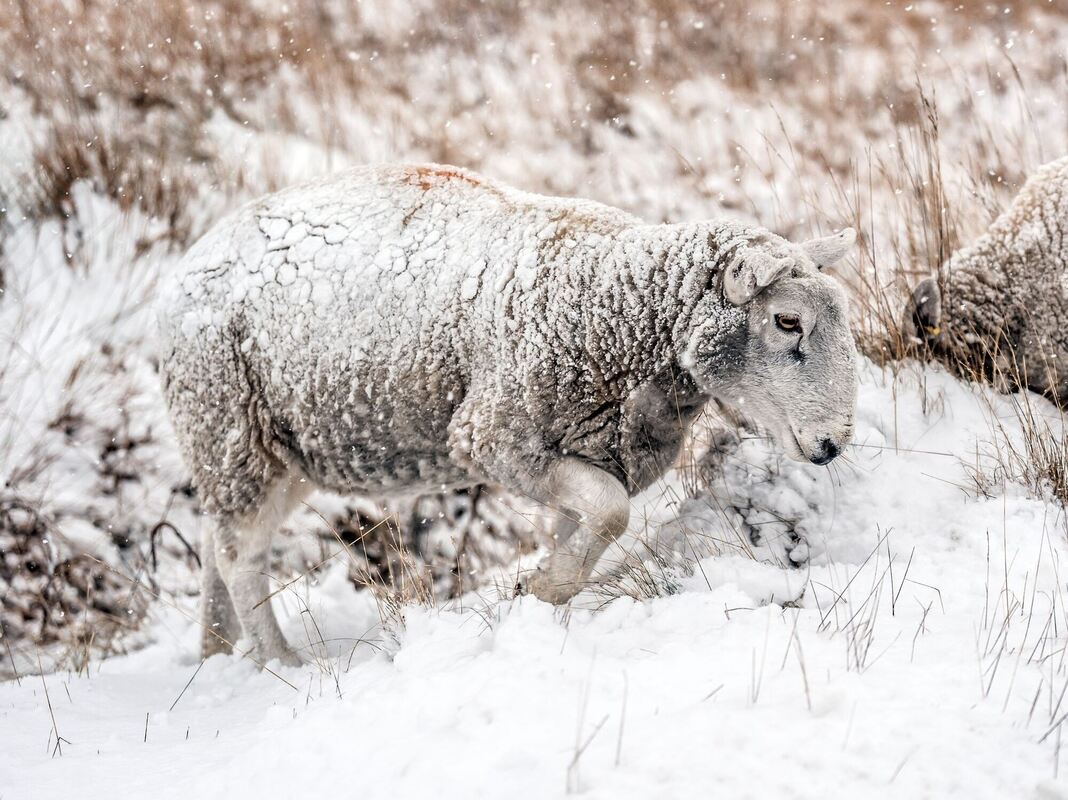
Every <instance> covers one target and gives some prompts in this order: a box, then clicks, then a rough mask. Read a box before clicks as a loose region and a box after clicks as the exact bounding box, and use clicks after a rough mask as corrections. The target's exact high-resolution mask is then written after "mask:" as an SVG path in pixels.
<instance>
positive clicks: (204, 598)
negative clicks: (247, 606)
mask: <svg viewBox="0 0 1068 800" xmlns="http://www.w3.org/2000/svg"><path fill="white" fill-rule="evenodd" d="M200 561H201V564H202V565H203V566H202V567H201V572H200V624H201V626H202V628H201V639H200V642H201V654H202V657H203V658H210V657H211V656H213V655H216V654H218V653H223V654H224V655H229V654H230V653H232V652H233V646H234V643H235V642H236V641H237V640H238V639H239V638H240V637H241V622H240V621H239V620H238V618H237V611H236V610H235V609H234V603H233V601H232V600H231V599H230V590H229V589H227V588H226V583H225V582H224V581H223V577H222V575H221V574H220V573H219V569H218V567H216V565H215V535H214V531H213V530H212V529H211V526H208V527H207V528H206V529H205V531H204V535H203V537H202V540H201V545H200Z"/></svg>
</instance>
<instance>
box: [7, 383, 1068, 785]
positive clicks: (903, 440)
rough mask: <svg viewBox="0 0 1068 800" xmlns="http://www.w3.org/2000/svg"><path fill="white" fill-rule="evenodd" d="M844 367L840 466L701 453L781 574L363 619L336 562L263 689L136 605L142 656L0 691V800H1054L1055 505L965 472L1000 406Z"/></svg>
mask: <svg viewBox="0 0 1068 800" xmlns="http://www.w3.org/2000/svg"><path fill="white" fill-rule="evenodd" d="M862 373H863V384H862V388H861V395H860V402H859V417H858V430H857V437H856V443H857V445H858V446H857V447H854V448H853V449H852V453H851V454H850V456H849V457H848V461H846V462H840V463H839V465H838V466H837V467H835V468H833V469H823V468H817V467H811V466H808V465H799V464H794V463H792V462H784V461H782V460H781V459H780V458H779V457H778V456H777V455H775V453H774V451H773V450H772V449H771V448H770V447H769V446H768V445H766V444H765V443H764V442H763V441H759V440H747V441H745V442H743V443H742V446H741V448H740V449H739V450H738V451H737V452H735V453H734V454H732V455H730V456H729V457H728V458H727V460H726V466H725V471H726V478H725V480H724V481H723V485H722V487H721V488H723V491H724V492H731V493H734V492H744V493H746V494H747V495H748V496H749V497H750V498H751V499H753V500H754V502H755V503H759V504H761V505H762V507H764V508H766V509H771V511H772V513H773V514H776V515H778V516H780V517H783V518H788V519H790V520H792V521H793V523H794V526H795V527H796V529H797V530H798V531H800V532H801V533H802V534H803V535H804V537H805V538H806V539H807V541H808V544H809V547H810V560H809V562H808V563H807V564H805V565H803V566H802V567H800V568H798V569H790V568H783V567H779V566H774V565H772V564H769V563H759V562H757V561H754V560H753V559H751V558H749V557H747V556H744V555H738V554H728V555H718V556H717V555H713V556H709V557H707V558H704V559H703V560H702V561H701V562H700V563H699V565H698V566H697V568H696V569H695V570H693V571H692V574H685V573H681V572H680V573H679V574H678V575H677V576H676V581H677V585H678V588H679V591H678V592H677V593H675V594H672V595H669V596H664V597H659V598H656V599H651V600H644V601H640V602H639V601H636V600H633V599H631V598H628V597H623V598H620V599H617V600H614V601H613V602H611V603H608V604H607V605H601V606H599V607H598V604H597V603H587V604H585V605H588V606H589V608H581V607H580V608H575V609H572V610H571V611H570V612H568V611H563V610H556V609H553V608H552V607H550V606H548V605H546V604H543V603H541V602H539V601H537V600H536V599H534V598H530V597H527V598H522V599H517V600H512V599H501V595H502V594H503V593H502V592H499V591H498V590H496V589H493V588H489V589H486V590H484V591H483V592H482V593H481V594H478V593H472V594H469V595H468V596H466V597H465V598H464V599H463V601H462V602H458V603H456V604H454V605H451V606H448V607H441V608H436V609H427V608H422V607H408V608H405V609H404V612H403V613H404V623H403V624H399V623H393V624H391V625H389V626H388V627H387V628H383V627H382V626H381V625H380V617H379V613H378V610H377V609H376V607H375V604H374V602H373V600H372V599H371V598H370V597H369V596H368V595H366V594H358V593H356V592H354V590H353V589H352V588H351V584H350V583H349V582H348V580H347V579H346V576H345V570H344V566H343V565H342V564H337V565H335V566H334V567H333V568H332V569H331V570H329V571H327V572H326V573H325V574H323V575H322V576H321V577H320V578H319V580H318V581H317V583H316V584H315V585H314V586H306V585H300V584H298V585H296V586H294V587H292V590H287V591H285V592H283V593H282V594H281V595H279V596H278V597H277V598H276V603H277V608H278V610H279V613H280V614H282V615H283V616H284V617H285V619H286V622H285V626H286V631H287V635H288V636H289V638H290V639H291V641H303V642H309V641H325V642H326V643H327V644H326V647H328V651H327V650H324V645H323V644H315V645H312V646H311V647H310V648H309V649H307V650H306V651H305V652H306V653H307V654H308V655H309V659H310V660H311V661H312V662H313V663H311V664H309V665H307V666H305V667H304V668H300V669H283V668H277V669H276V671H275V673H268V672H263V673H260V672H257V671H256V669H255V668H254V667H253V665H251V664H250V663H248V662H247V661H242V660H240V659H239V658H237V657H222V656H217V657H215V658H212V659H210V660H209V661H207V662H204V663H203V664H201V663H200V662H199V661H198V657H197V642H198V635H197V630H196V626H195V625H194V624H193V622H191V615H192V614H193V604H194V602H195V601H194V600H192V599H190V600H189V601H188V602H180V603H179V604H178V605H169V604H157V606H156V607H155V609H154V611H153V619H152V623H151V633H152V634H153V638H154V643H153V644H151V645H149V646H148V647H147V648H145V649H143V650H141V651H140V652H137V653H134V654H132V655H129V656H126V657H122V658H114V659H108V660H104V661H97V662H94V663H93V664H92V665H91V667H90V668H89V671H88V674H82V675H74V674H66V673H59V674H50V675H47V676H45V677H43V678H42V677H41V676H30V675H23V676H22V678H21V680H20V681H18V682H9V683H6V684H3V685H0V730H3V732H4V734H3V738H4V744H5V746H4V748H3V749H0V796H2V797H3V798H4V799H5V800H15V799H16V798H18V799H21V798H35V799H37V800H39V799H42V798H51V797H61V796H68V795H70V794H71V793H72V791H73V792H76V793H77V795H78V796H79V797H84V798H95V797H101V798H109V799H110V798H114V797H116V796H127V797H147V796H151V797H154V798H160V799H162V798H169V797H175V798H188V797H197V798H213V797H226V798H228V799H229V800H237V798H244V797H250V798H253V797H254V798H275V797H313V796H324V797H326V796H359V797H412V796H416V795H417V794H418V795H431V794H432V795H435V796H443V797H462V798H472V797H509V798H524V797H531V798H546V797H557V796H563V795H565V794H567V793H574V794H579V795H581V796H585V797H606V798H607V797H612V798H624V797H708V796H721V797H731V798H744V797H865V798H868V797H909V798H912V797H946V796H950V795H953V796H962V797H971V798H984V797H991V798H994V797H997V798H1003V797H1043V798H1068V782H1065V780H1064V777H1063V774H1064V770H1066V769H1068V757H1066V756H1065V755H1064V754H1062V753H1061V748H1060V744H1061V739H1060V737H1061V733H1060V731H1061V728H1060V726H1059V725H1058V723H1059V722H1061V721H1063V719H1064V715H1065V713H1066V712H1068V705H1065V704H1064V703H1063V702H1062V700H1063V697H1062V695H1063V694H1064V692H1065V689H1066V687H1068V673H1066V671H1065V668H1064V666H1065V665H1064V653H1065V644H1066V637H1068V615H1066V613H1065V609H1066V608H1068V606H1066V605H1065V603H1066V600H1068V597H1066V593H1065V585H1064V577H1063V576H1062V575H1061V570H1062V569H1065V564H1063V563H1062V562H1064V561H1065V558H1066V556H1068V540H1066V536H1065V520H1064V514H1063V509H1062V508H1061V507H1060V506H1059V505H1056V504H1054V503H1047V502H1044V501H1041V500H1037V499H1029V498H1028V497H1027V496H1026V495H1025V494H1024V493H1023V491H1022V490H1021V489H1019V488H1017V487H1014V486H1013V485H1012V484H1008V485H1007V487H1003V488H998V489H997V490H996V491H993V492H988V494H989V495H991V496H982V495H980V496H979V497H977V496H976V495H977V493H976V491H975V486H976V484H975V481H974V480H973V479H972V478H971V477H970V475H971V474H974V471H975V467H976V464H979V466H980V467H982V466H983V464H984V463H985V462H984V456H983V455H982V454H983V452H984V447H987V446H988V445H984V444H983V442H988V441H989V430H990V420H991V418H992V416H993V417H996V418H997V419H999V420H1001V422H1002V423H1003V424H1005V425H1006V427H1007V430H1008V432H1009V435H1010V436H1014V435H1017V434H1018V429H1017V428H1014V427H1013V425H1014V423H1013V422H1012V420H1013V419H1014V415H1013V413H1012V411H1011V406H1012V403H1013V400H1012V398H1007V397H1002V396H998V395H994V394H992V393H989V392H988V391H986V390H981V389H976V388H974V387H970V386H967V385H964V384H961V383H959V382H957V381H955V380H953V379H952V378H950V377H948V376H946V375H945V374H944V373H941V372H937V371H928V372H926V373H925V374H922V375H920V374H918V372H917V371H914V370H913V371H910V370H905V371H903V372H901V373H900V374H899V375H898V377H897V378H895V377H894V376H892V375H890V374H889V373H888V372H883V371H881V370H878V369H876V368H875V367H873V366H871V365H870V364H866V365H865V368H864V369H863V370H862ZM925 409H926V411H925ZM1046 410H1047V412H1048V413H1050V414H1052V413H1053V412H1052V411H1051V410H1049V409H1046ZM977 452H978V453H979V454H980V455H979V456H977V455H976V453H977ZM761 475H763V476H765V477H764V478H763V479H762V478H761V477H760V476H761ZM677 480H678V476H669V477H668V478H667V479H666V480H665V485H662V486H660V487H653V488H652V489H651V490H649V492H647V493H646V495H644V496H643V497H640V498H638V499H637V500H636V501H635V504H636V508H635V514H634V517H635V526H636V527H637V526H639V525H644V521H645V520H648V519H661V520H664V519H669V518H670V517H672V516H673V514H674V512H673V510H672V508H671V507H669V505H668V502H667V500H665V499H664V498H666V497H670V496H672V493H671V492H670V491H665V486H667V485H669V484H670V483H671V482H672V481H677ZM724 499H725V498H724V497H719V498H715V499H714V502H722V501H723V500H724ZM734 499H737V497H735V498H734ZM690 510H691V511H692V508H690ZM695 519H697V520H698V523H699V524H700V525H701V526H703V527H701V530H700V532H701V533H703V534H704V535H708V536H720V535H722V536H724V537H728V536H729V532H726V531H717V530H716V525H717V524H723V523H717V521H716V520H717V517H716V515H715V514H708V515H705V516H704V517H701V516H700V515H699V514H698V515H697V517H696V518H695ZM702 519H703V522H700V520H702ZM698 523H695V522H694V520H693V519H691V520H690V521H689V523H688V524H690V525H691V526H693V525H698ZM635 546H636V547H637V545H635ZM757 555H760V552H759V550H758V552H757ZM508 580H509V579H508V577H507V576H506V575H502V576H501V580H500V582H501V583H502V584H507V583H508ZM580 605H582V604H580ZM312 634H314V635H312ZM49 703H50V704H51V711H50V709H49ZM57 730H58V732H59V735H61V736H62V739H63V740H62V742H61V744H62V755H60V754H59V752H58V751H57V750H56V745H55V731H57ZM1058 772H1060V773H1061V777H1060V778H1058Z"/></svg>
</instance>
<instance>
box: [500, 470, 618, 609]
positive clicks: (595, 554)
mask: <svg viewBox="0 0 1068 800" xmlns="http://www.w3.org/2000/svg"><path fill="white" fill-rule="evenodd" d="M546 478H547V480H546V486H545V488H544V492H543V496H544V500H545V502H546V504H547V505H550V506H551V507H553V508H555V509H556V511H557V512H558V514H559V519H558V522H557V524H556V527H555V531H554V533H555V534H556V536H555V538H556V541H555V548H554V550H553V552H552V554H551V555H550V556H549V557H548V558H546V559H545V560H544V561H542V563H541V564H539V565H538V569H537V570H536V571H534V572H533V573H530V574H528V575H525V576H523V578H522V580H521V581H520V586H519V590H520V591H521V592H523V593H529V594H533V595H534V596H535V597H537V598H539V599H541V600H545V601H547V602H550V603H554V604H557V605H559V604H561V603H566V602H567V601H568V600H570V599H571V598H572V597H574V596H575V595H576V594H578V593H579V592H580V591H582V590H583V589H585V588H586V587H587V586H588V585H589V580H590V574H591V573H592V572H593V568H594V566H595V565H596V564H597V561H598V560H599V559H600V557H601V555H602V554H603V553H604V551H605V549H606V548H607V547H608V545H610V544H611V543H612V542H614V541H615V540H616V539H617V538H619V536H620V535H621V534H622V533H623V532H624V531H625V530H626V529H627V522H628V521H629V519H630V497H629V496H628V495H627V490H626V489H625V488H624V487H623V484H622V483H620V482H619V481H618V480H616V478H614V477H613V476H611V475H609V474H608V473H607V472H605V471H604V470H601V469H598V468H597V467H595V466H593V465H592V464H588V463H586V462H585V461H581V460H580V459H577V458H566V459H563V460H562V461H559V462H557V463H556V464H554V465H553V467H552V468H551V469H550V470H549V473H548V475H547V476H546Z"/></svg>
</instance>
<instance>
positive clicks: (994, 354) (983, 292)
mask: <svg viewBox="0 0 1068 800" xmlns="http://www.w3.org/2000/svg"><path fill="white" fill-rule="evenodd" d="M903 328H904V332H905V334H906V337H908V338H910V339H912V340H914V341H918V342H920V343H922V344H924V345H926V346H927V347H928V348H929V350H930V352H931V354H932V355H933V356H934V357H935V358H938V359H939V360H941V361H943V362H945V363H946V364H947V365H949V366H950V367H952V368H954V369H956V370H958V371H961V372H964V373H965V374H968V375H971V374H977V375H979V376H982V377H985V378H988V379H992V380H994V381H995V382H996V383H997V384H998V385H1000V386H1001V387H1002V388H1015V387H1018V386H1024V387H1026V388H1028V389H1032V390H1034V391H1036V392H1041V393H1042V394H1045V395H1046V396H1047V397H1049V398H1051V399H1052V400H1055V401H1056V402H1058V403H1060V404H1061V405H1066V404H1068V157H1066V158H1062V159H1060V160H1058V161H1054V162H1052V163H1050V164H1046V165H1045V166H1044V167H1042V168H1041V169H1039V170H1038V171H1037V172H1036V173H1035V174H1034V175H1032V176H1031V178H1030V179H1029V180H1028V181H1027V183H1026V184H1025V185H1024V187H1023V189H1022V190H1021V191H1020V193H1019V194H1018V195H1017V196H1016V198H1015V199H1014V200H1013V202H1012V204H1011V205H1010V206H1009V208H1008V209H1007V210H1006V211H1005V212H1004V213H1003V214H1001V216H999V217H998V218H997V220H995V221H994V223H993V224H992V225H991V226H990V228H989V230H987V232H986V233H984V234H983V235H982V236H981V237H979V239H977V240H976V241H975V242H974V243H972V244H971V245H969V246H968V247H965V248H963V249H961V250H959V251H957V252H956V253H954V254H953V256H952V257H951V258H950V259H948V260H947V261H946V263H945V264H944V265H943V266H942V268H941V269H940V270H939V272H938V277H937V278H927V279H925V280H923V281H921V282H920V283H919V284H918V285H917V287H916V289H915V290H914V291H913V293H912V297H911V298H910V301H909V303H908V304H907V306H906V310H905V316H904V321H903Z"/></svg>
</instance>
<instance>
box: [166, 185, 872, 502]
mask: <svg viewBox="0 0 1068 800" xmlns="http://www.w3.org/2000/svg"><path fill="white" fill-rule="evenodd" d="M753 246H759V248H760V249H761V251H762V252H772V253H780V252H781V253H796V251H797V250H798V248H797V247H796V246H794V245H791V244H790V243H788V242H786V241H785V240H783V239H780V238H779V237H777V236H774V235H773V234H770V233H769V232H767V231H766V230H764V229H762V228H758V227H754V226H747V225H742V224H739V223H733V222H716V223H695V224H688V225H647V224H644V223H642V222H641V221H640V220H638V219H637V218H635V217H632V216H630V215H628V214H625V213H623V212H621V211H618V210H616V209H612V208H609V207H606V206H602V205H599V204H596V203H592V202H588V201H581V200H564V199H559V198H546V197H541V196H537V195H533V194H527V193H523V192H519V191H516V190H513V189H510V188H507V187H504V186H501V185H497V184H494V183H492V182H490V181H488V180H486V179H484V178H482V177H480V176H478V175H475V174H474V173H470V172H466V171H463V170H459V169H456V168H452V167H442V166H434V165H431V166H381V167H365V168H358V169H355V170H352V171H349V172H346V173H343V174H342V175H340V176H336V177H333V178H329V179H326V180H321V181H318V182H315V183H311V184H308V185H304V186H300V187H295V188H293V189H290V190H286V191H283V192H280V193H278V194H274V195H271V196H269V197H266V198H264V199H262V200H259V201H257V202H254V203H252V204H250V205H248V206H246V207H244V208H243V209H241V210H239V211H238V212H237V213H235V214H234V215H233V216H232V217H230V218H229V219H228V220H226V221H224V222H223V223H221V225H220V227H218V228H216V230H215V231H214V232H212V233H210V234H209V235H208V236H206V237H205V238H204V239H202V240H201V241H200V242H199V243H198V244H196V245H195V246H194V247H193V248H192V249H191V251H190V252H189V254H188V255H187V257H186V259H185V270H184V273H183V274H182V275H181V276H180V277H179V279H177V280H176V281H175V283H174V286H173V288H172V290H171V291H169V292H167V293H165V294H164V299H163V304H162V306H161V315H160V317H161V340H162V352H161V355H162V372H163V380H164V388H165V394H166V397H167V401H168V404H169V407H170V410H171V414H172V417H173V419H174V421H175V427H176V429H177V431H178V435H179V439H180V441H181V444H182V447H183V449H184V453H185V456H186V460H187V463H188V464H189V467H190V469H191V470H192V472H193V475H194V481H195V483H196V485H197V487H198V490H199V491H200V493H201V495H202V498H203V501H204V504H205V507H206V508H207V510H208V511H209V512H212V513H214V514H216V515H221V516H227V515H230V516H237V515H242V514H245V513H248V512H249V511H250V510H252V509H253V508H254V507H255V506H256V504H257V502H259V501H261V500H262V497H263V493H264V491H265V489H266V487H267V486H268V485H269V483H270V482H271V481H272V480H274V479H275V478H276V477H277V476H278V475H280V474H281V473H282V472H284V471H286V470H288V469H293V468H295V469H297V470H299V472H300V473H301V474H303V475H304V476H307V477H308V478H309V479H311V480H312V481H313V482H315V483H317V484H318V485H320V486H323V487H325V488H329V489H333V490H337V491H342V492H366V493H373V494H381V493H388V492H390V491H394V490H396V491H400V490H409V491H427V490H431V491H439V490H441V489H442V487H443V486H454V485H460V484H470V483H472V482H492V483H498V484H502V485H505V486H508V487H510V488H512V489H513V490H518V491H520V492H525V493H527V494H529V495H531V496H532V497H534V498H535V499H538V500H540V501H543V502H544V501H546V500H548V499H549V498H542V497H538V489H539V487H538V486H537V485H536V482H535V481H534V480H533V477H532V476H537V475H539V474H541V473H542V472H543V471H544V469H545V468H546V467H547V465H548V461H549V459H550V458H556V457H558V455H559V454H561V453H563V454H567V453H578V454H580V455H582V456H583V457H584V458H585V459H586V460H588V461H590V462H592V463H594V464H596V465H597V466H599V467H601V468H602V469H604V470H606V471H607V472H609V473H610V474H612V475H614V476H615V477H617V478H618V479H619V480H620V481H622V482H623V483H624V485H625V486H626V487H627V489H628V491H630V492H631V493H634V492H637V491H639V490H641V489H642V488H644V487H646V486H648V485H649V484H650V483H651V482H652V481H653V480H655V479H656V478H658V477H659V476H660V475H661V474H663V471H664V470H666V469H667V468H668V467H669V466H670V465H671V464H672V463H673V461H674V459H675V457H676V455H677V452H678V449H679V447H680V445H681V442H682V439H683V436H684V432H685V429H686V426H687V425H688V424H689V422H690V421H691V420H692V419H693V417H694V416H695V415H696V413H697V411H698V410H699V409H700V407H701V405H702V404H703V402H704V401H705V400H706V399H707V396H706V395H704V394H703V393H702V392H701V391H700V390H699V389H698V387H697V385H696V384H695V382H694V380H693V378H692V377H691V376H690V375H689V374H688V373H687V372H685V371H681V370H680V369H679V368H678V364H679V362H680V359H681V358H683V356H684V351H685V350H686V348H687V346H688V345H690V344H691V342H692V339H693V337H694V335H695V334H694V331H695V328H696V327H699V328H700V336H701V337H702V353H705V354H707V353H712V354H713V358H711V359H710V360H709V359H706V360H705V363H704V366H703V369H705V370H706V371H707V370H712V371H713V372H714V373H715V374H714V375H704V378H705V379H710V380H714V382H715V385H717V386H729V385H730V384H731V382H732V380H734V379H735V377H737V373H738V372H739V370H741V369H742V367H743V363H744V357H743V353H742V349H741V343H744V338H745V324H746V314H745V312H744V311H743V310H742V309H740V308H738V307H736V306H734V305H731V304H729V303H728V302H727V301H726V300H724V298H723V292H722V289H721V288H720V280H721V275H722V272H723V270H724V268H725V266H727V265H729V266H730V268H731V269H736V262H737V259H738V258H740V257H741V256H739V253H741V254H743V255H744V254H745V253H747V252H753V251H752V249H751V248H752V247H753ZM732 259H734V260H733V261H732ZM807 268H809V269H812V270H813V271H815V267H814V266H812V265H811V263H810V264H809V265H808V267H807ZM710 289H714V290H710ZM703 385H707V384H703ZM850 402H851V400H850ZM428 443H430V444H428Z"/></svg>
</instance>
